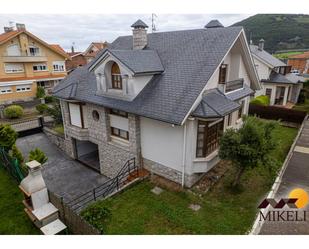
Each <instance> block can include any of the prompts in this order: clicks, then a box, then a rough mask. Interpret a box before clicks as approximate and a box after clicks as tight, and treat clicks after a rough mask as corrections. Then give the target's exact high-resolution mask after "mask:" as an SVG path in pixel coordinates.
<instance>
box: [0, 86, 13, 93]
mask: <svg viewBox="0 0 309 249" xmlns="http://www.w3.org/2000/svg"><path fill="white" fill-rule="evenodd" d="M8 93H13V90H12V87H9V86H4V87H0V94H8Z"/></svg>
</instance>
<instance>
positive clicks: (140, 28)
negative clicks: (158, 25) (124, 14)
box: [131, 19, 148, 49]
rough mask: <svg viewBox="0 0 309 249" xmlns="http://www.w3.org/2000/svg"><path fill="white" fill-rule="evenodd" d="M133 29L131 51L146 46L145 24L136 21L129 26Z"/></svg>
mask: <svg viewBox="0 0 309 249" xmlns="http://www.w3.org/2000/svg"><path fill="white" fill-rule="evenodd" d="M131 27H132V28H133V49H143V48H145V47H146V46H147V28H148V26H147V24H146V23H144V22H143V21H142V20H140V19H139V20H137V21H136V22H135V23H133V24H132V25H131Z"/></svg>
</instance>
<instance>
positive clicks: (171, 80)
mask: <svg viewBox="0 0 309 249" xmlns="http://www.w3.org/2000/svg"><path fill="white" fill-rule="evenodd" d="M241 30H242V28H241V27H228V28H212V29H198V30H184V31H173V32H162V33H160V32H158V33H151V34H148V44H147V50H153V51H156V53H157V54H158V56H159V57H160V60H161V63H162V65H163V67H164V73H162V74H160V75H156V76H154V78H153V80H152V81H151V82H149V83H148V84H147V85H146V86H145V88H144V89H143V90H142V91H141V92H140V93H139V95H138V96H137V97H136V98H135V99H134V100H133V101H125V100H119V99H114V98H109V97H105V96H98V95H96V78H95V75H94V73H93V72H89V70H88V68H89V67H90V66H91V65H92V64H94V63H95V62H96V60H98V59H99V57H100V55H102V54H103V53H104V51H100V52H99V53H98V55H97V57H96V59H94V60H93V62H91V63H90V64H88V65H86V66H83V67H81V68H78V69H76V70H74V71H73V72H72V73H71V74H70V75H69V76H68V77H67V78H65V79H64V80H62V81H61V83H60V84H58V85H57V86H56V87H55V90H54V95H55V96H58V97H59V98H64V99H67V98H69V95H68V93H67V90H61V89H65V87H66V86H68V85H71V84H72V83H77V88H76V95H75V97H74V98H75V99H76V100H80V101H85V102H91V103H95V104H98V105H102V106H106V107H111V108H116V109H119V110H122V111H126V112H131V113H134V114H137V115H141V116H145V117H149V118H152V119H157V120H161V121H164V122H169V123H173V124H181V123H182V121H183V120H184V118H185V116H186V115H187V114H188V112H189V111H190V109H191V107H192V105H193V103H194V102H195V101H196V99H197V97H198V95H199V94H200V93H201V91H202V90H203V88H204V87H205V85H206V83H207V82H208V80H209V79H210V77H211V75H212V74H213V72H214V71H215V69H216V68H217V67H218V66H219V64H220V62H221V60H222V59H223V57H224V56H225V54H226V53H227V52H228V50H229V48H230V47H231V46H232V44H233V42H234V40H235V39H236V38H237V37H238V35H239V33H240V31H241ZM132 44H133V42H132V36H122V37H119V38H117V39H116V40H115V41H114V42H113V43H112V44H111V45H110V47H109V48H110V49H112V50H132Z"/></svg>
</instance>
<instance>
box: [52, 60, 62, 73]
mask: <svg viewBox="0 0 309 249" xmlns="http://www.w3.org/2000/svg"><path fill="white" fill-rule="evenodd" d="M53 71H54V72H65V62H64V61H54V62H53Z"/></svg>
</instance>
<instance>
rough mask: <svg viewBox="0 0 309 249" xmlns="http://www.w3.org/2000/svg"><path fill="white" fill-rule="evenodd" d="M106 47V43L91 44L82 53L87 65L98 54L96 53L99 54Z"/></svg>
mask: <svg viewBox="0 0 309 249" xmlns="http://www.w3.org/2000/svg"><path fill="white" fill-rule="evenodd" d="M107 46H108V43H107V42H92V43H91V44H90V45H89V47H88V48H87V49H86V51H85V52H84V56H85V58H86V61H87V63H88V62H90V61H92V60H93V59H94V57H95V56H96V55H97V54H98V52H100V51H101V50H102V49H104V48H107Z"/></svg>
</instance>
